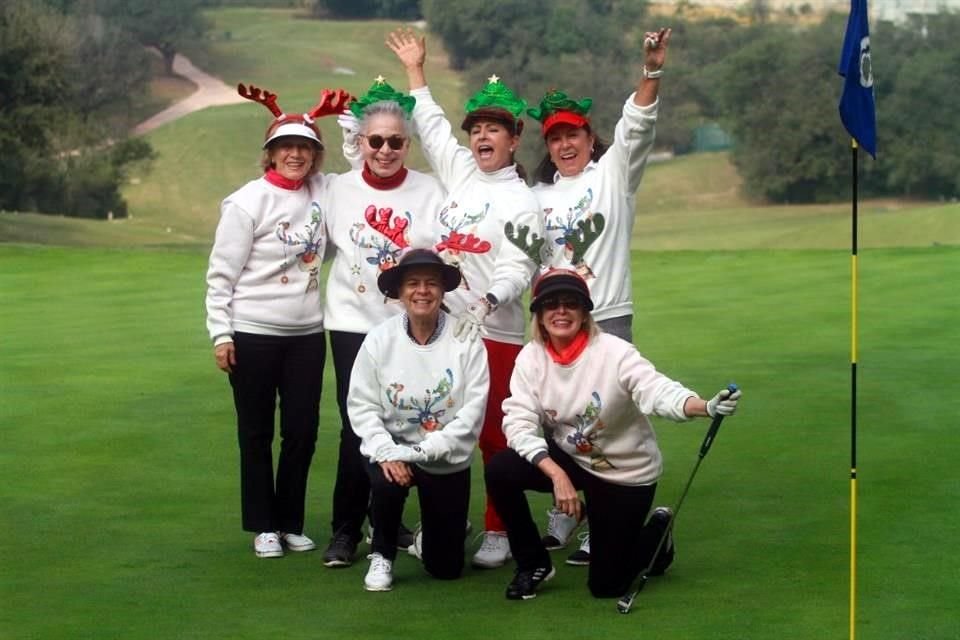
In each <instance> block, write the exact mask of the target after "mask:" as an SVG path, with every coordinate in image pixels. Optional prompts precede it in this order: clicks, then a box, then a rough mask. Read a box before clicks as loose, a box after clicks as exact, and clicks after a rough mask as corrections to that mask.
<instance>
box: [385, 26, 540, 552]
mask: <svg viewBox="0 0 960 640" xmlns="http://www.w3.org/2000/svg"><path fill="white" fill-rule="evenodd" d="M387 46H388V47H389V48H390V49H391V50H392V51H393V52H394V53H395V54H396V55H397V57H398V58H399V59H400V61H401V62H402V63H403V66H404V68H405V69H406V72H407V78H408V80H409V81H410V93H411V95H413V96H414V97H415V98H416V99H417V104H416V107H414V110H413V119H414V122H415V124H416V126H417V132H418V134H419V136H420V142H421V146H422V148H423V152H424V155H425V156H426V158H427V160H428V161H429V163H430V166H431V167H433V169H434V170H435V171H436V173H437V176H438V177H439V178H440V181H441V182H442V183H443V185H444V186H445V187H446V188H447V191H448V195H447V199H446V201H445V203H444V205H443V207H442V209H441V211H440V213H439V215H438V221H439V224H440V233H441V247H442V248H443V251H442V252H441V255H442V256H443V258H444V260H446V261H447V262H449V263H452V264H457V265H458V266H459V268H460V270H461V272H462V273H463V281H462V283H461V285H460V287H459V288H457V289H456V290H455V291H452V292H451V293H450V294H449V295H448V296H447V304H448V305H449V306H450V309H451V311H452V312H453V313H454V315H456V316H458V320H457V330H458V331H457V333H458V335H459V336H460V337H461V338H463V339H473V338H474V337H476V335H478V334H480V333H483V334H484V335H485V336H486V337H485V338H484V339H483V341H484V343H485V344H486V348H487V357H488V363H489V368H490V395H489V400H488V402H487V410H486V416H485V418H484V423H483V430H482V431H481V433H480V450H481V452H482V453H483V459H484V462H486V461H487V460H489V459H490V457H492V456H493V455H494V454H495V453H497V452H498V451H501V450H502V449H503V448H504V447H506V441H505V440H504V438H503V431H502V430H501V419H502V416H503V413H502V410H501V408H500V407H501V404H502V403H503V400H504V398H505V397H506V396H507V394H508V393H509V380H510V375H511V373H512V371H513V363H514V361H515V360H516V357H517V354H518V353H519V352H520V349H521V348H522V346H523V333H524V324H525V321H524V313H523V307H522V306H521V296H522V295H523V292H524V290H525V289H526V288H527V287H528V286H529V283H530V279H531V277H532V276H533V273H534V271H535V269H536V265H537V264H539V263H540V248H541V245H542V243H543V238H542V233H543V221H542V214H541V212H540V207H539V205H538V204H537V200H536V198H535V197H534V195H533V192H532V191H531V190H530V188H529V187H527V185H526V183H525V182H524V181H523V178H522V176H521V175H520V172H519V168H518V166H517V164H516V163H515V162H514V152H515V151H516V149H517V145H518V144H519V143H520V134H521V132H522V130H523V120H521V118H520V116H521V115H522V114H523V110H524V108H525V106H526V103H525V102H524V101H523V100H520V99H519V98H518V97H517V96H516V95H514V93H513V92H512V91H511V90H510V89H509V88H507V87H506V85H504V84H503V83H502V82H501V81H500V79H499V78H498V77H496V76H491V77H490V79H489V82H488V83H487V84H486V86H485V87H484V88H483V89H482V90H481V91H479V92H478V93H477V94H475V95H474V96H473V97H471V98H470V100H469V101H468V102H467V104H466V107H465V110H466V115H465V117H464V119H463V122H462V123H461V125H460V127H461V129H463V130H464V131H465V132H466V133H467V134H468V135H469V147H464V146H461V145H460V143H459V142H458V141H457V139H456V137H455V136H454V134H453V128H452V127H451V125H450V122H449V120H448V119H447V117H446V116H445V115H444V112H443V109H441V108H440V106H439V105H438V104H437V103H436V102H435V101H434V100H433V96H432V95H431V94H430V89H429V88H428V87H427V81H426V76H425V75H424V70H423V64H424V60H425V58H426V43H425V39H424V38H417V37H416V36H415V35H414V34H413V33H412V32H411V31H409V30H405V29H401V30H398V31H394V32H393V33H391V34H390V36H389V37H388V39H387ZM509 555H510V548H509V545H508V543H507V537H506V534H505V533H504V526H503V523H502V521H501V520H500V518H499V516H498V515H497V513H496V510H495V509H494V508H493V506H492V505H491V504H490V501H489V500H488V501H487V507H486V513H485V516H484V533H483V542H482V544H481V545H480V549H479V550H478V551H477V553H476V554H475V555H474V556H473V560H472V562H473V565H474V566H476V567H482V568H492V567H499V566H502V565H503V564H504V563H505V562H506V561H507V559H508V558H509Z"/></svg>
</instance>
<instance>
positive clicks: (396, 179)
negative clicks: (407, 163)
mask: <svg viewBox="0 0 960 640" xmlns="http://www.w3.org/2000/svg"><path fill="white" fill-rule="evenodd" d="M360 175H361V176H363V181H364V182H366V183H367V184H368V185H370V186H371V187H373V188H374V189H380V190H381V191H386V190H388V189H396V188H397V187H399V186H400V185H401V184H403V179H404V178H406V177H407V168H406V167H400V170H399V171H397V172H396V173H395V174H393V175H392V176H389V177H386V178H381V177H380V176H378V175H377V174H375V173H374V172H373V171H370V165H368V164H367V163H366V162H364V163H363V171H362V172H361V173H360Z"/></svg>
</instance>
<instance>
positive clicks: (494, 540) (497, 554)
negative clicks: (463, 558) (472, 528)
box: [471, 531, 513, 569]
mask: <svg viewBox="0 0 960 640" xmlns="http://www.w3.org/2000/svg"><path fill="white" fill-rule="evenodd" d="M480 535H482V536H483V542H482V543H481V544H480V548H479V549H478V550H477V552H476V553H475V554H473V560H472V561H471V562H472V564H473V566H474V567H477V568H479V569H496V568H497V567H502V566H503V565H505V564H506V563H507V560H509V559H510V558H512V557H513V554H511V553H510V540H508V539H507V534H506V533H505V532H503V531H484V532H483V533H482V534H480Z"/></svg>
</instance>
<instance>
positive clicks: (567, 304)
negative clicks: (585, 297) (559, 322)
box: [540, 298, 583, 311]
mask: <svg viewBox="0 0 960 640" xmlns="http://www.w3.org/2000/svg"><path fill="white" fill-rule="evenodd" d="M540 306H541V307H542V308H543V309H545V310H546V311H556V310H557V309H559V308H560V307H564V308H565V309H569V310H570V311H577V310H578V309H580V308H581V307H583V303H582V302H580V299H579V298H547V299H546V300H544V301H543V302H542V303H540Z"/></svg>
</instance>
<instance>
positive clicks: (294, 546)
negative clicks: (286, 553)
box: [280, 533, 317, 551]
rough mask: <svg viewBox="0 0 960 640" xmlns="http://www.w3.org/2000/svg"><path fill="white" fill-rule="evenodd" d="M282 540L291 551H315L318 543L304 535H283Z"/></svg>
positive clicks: (281, 535)
mask: <svg viewBox="0 0 960 640" xmlns="http://www.w3.org/2000/svg"><path fill="white" fill-rule="evenodd" d="M280 540H281V541H283V544H284V546H285V547H286V548H287V549H289V550H290V551H313V550H314V549H316V548H317V545H316V543H315V542H314V541H313V540H311V539H310V538H308V537H307V536H305V535H303V534H302V533H281V534H280Z"/></svg>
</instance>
